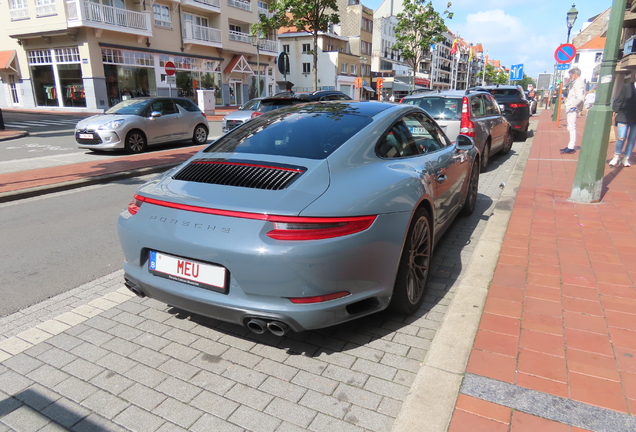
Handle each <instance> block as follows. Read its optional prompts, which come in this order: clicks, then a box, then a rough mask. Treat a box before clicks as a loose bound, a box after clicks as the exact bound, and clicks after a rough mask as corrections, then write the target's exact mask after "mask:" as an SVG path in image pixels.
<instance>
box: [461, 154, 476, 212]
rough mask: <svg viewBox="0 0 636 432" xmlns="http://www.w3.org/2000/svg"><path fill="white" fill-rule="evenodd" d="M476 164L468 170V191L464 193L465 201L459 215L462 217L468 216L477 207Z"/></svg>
mask: <svg viewBox="0 0 636 432" xmlns="http://www.w3.org/2000/svg"><path fill="white" fill-rule="evenodd" d="M477 163H478V162H475V163H474V164H473V168H472V169H471V170H470V183H468V191H467V192H466V201H464V207H462V210H461V212H460V214H461V215H462V216H470V215H471V214H473V212H474V211H475V206H476V205H477V191H478V189H479V166H478V165H477Z"/></svg>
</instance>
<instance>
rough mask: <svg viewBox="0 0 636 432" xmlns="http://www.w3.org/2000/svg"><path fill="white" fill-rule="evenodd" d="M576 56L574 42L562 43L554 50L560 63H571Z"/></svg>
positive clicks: (555, 56)
mask: <svg viewBox="0 0 636 432" xmlns="http://www.w3.org/2000/svg"><path fill="white" fill-rule="evenodd" d="M575 56H576V47H575V46H574V45H572V44H569V43H567V44H561V45H559V46H558V48H557V49H556V51H554V59H555V60H556V62H557V63H559V64H564V63H570V62H571V61H572V59H574V57H575Z"/></svg>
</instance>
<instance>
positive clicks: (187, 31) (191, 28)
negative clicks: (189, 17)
mask: <svg viewBox="0 0 636 432" xmlns="http://www.w3.org/2000/svg"><path fill="white" fill-rule="evenodd" d="M183 39H184V42H185V41H202V42H214V43H221V30H219V29H215V28H212V27H204V26H200V25H196V24H192V23H184V25H183Z"/></svg>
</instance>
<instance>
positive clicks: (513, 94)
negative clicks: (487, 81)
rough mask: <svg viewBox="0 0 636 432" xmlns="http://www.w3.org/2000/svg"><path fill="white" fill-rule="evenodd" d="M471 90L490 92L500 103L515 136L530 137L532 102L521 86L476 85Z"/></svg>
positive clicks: (522, 138) (520, 137) (500, 107)
mask: <svg viewBox="0 0 636 432" xmlns="http://www.w3.org/2000/svg"><path fill="white" fill-rule="evenodd" d="M471 90H484V91H487V92H490V94H492V95H493V96H494V97H495V100H496V101H497V103H498V104H499V109H500V110H501V114H503V116H504V117H505V118H506V120H508V122H509V123H510V125H511V126H512V130H513V132H514V134H515V136H516V137H517V138H518V139H520V140H522V141H525V139H526V138H527V137H528V125H529V124H530V103H529V102H528V100H527V99H526V95H525V93H524V91H523V88H522V87H521V86H516V85H490V86H481V87H475V88H474V89H471Z"/></svg>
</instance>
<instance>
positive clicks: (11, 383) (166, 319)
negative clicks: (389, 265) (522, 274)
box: [0, 138, 532, 432]
mask: <svg viewBox="0 0 636 432" xmlns="http://www.w3.org/2000/svg"><path fill="white" fill-rule="evenodd" d="M531 141H532V139H531V138H529V139H528V140H527V141H526V142H525V143H524V142H516V143H514V145H513V150H512V151H511V152H510V154H509V155H506V156H503V155H498V156H495V157H493V158H492V162H491V165H490V168H489V170H488V172H486V173H483V174H482V175H481V178H480V186H479V198H478V202H477V208H476V210H475V213H474V214H473V215H472V216H471V217H470V218H459V219H458V220H457V221H456V222H455V223H454V224H453V226H452V227H451V229H450V230H449V232H447V234H446V235H445V236H444V238H443V239H442V240H441V241H440V243H439V244H438V247H437V249H436V252H435V257H434V262H433V264H434V267H433V268H432V271H433V272H432V277H431V280H430V283H429V290H428V294H427V297H426V299H425V303H424V304H423V305H422V307H421V309H420V310H419V311H418V312H417V313H416V314H414V315H413V316H399V315H392V314H389V313H379V314H375V315H373V316H370V317H367V318H363V319H359V320H356V321H353V322H350V323H346V324H343V325H339V326H335V327H332V328H327V329H323V330H320V331H312V332H304V333H297V334H296V333H288V334H287V335H286V336H285V337H282V338H279V337H275V336H273V335H271V334H263V335H256V334H254V333H251V332H249V331H247V330H246V329H244V328H243V327H239V326H235V325H230V324H227V323H222V322H219V321H216V320H211V319H207V318H202V317H199V316H193V315H191V314H189V313H186V312H184V311H181V310H178V309H175V308H172V307H170V306H166V305H164V304H163V303H159V302H157V301H154V300H151V299H139V298H136V297H133V296H132V294H130V293H129V291H128V290H127V289H125V288H124V287H123V283H122V282H123V278H122V272H121V271H118V272H115V273H113V274H111V275H109V276H107V277H104V278H101V279H98V280H96V281H93V282H91V283H90V284H87V285H85V286H82V287H79V288H76V289H74V290H71V291H69V292H67V293H65V294H62V295H59V296H57V297H55V298H52V299H50V300H47V301H45V302H42V303H40V304H37V305H35V306H32V307H29V308H27V309H25V310H23V311H20V312H18V313H16V314H13V315H11V316H9V317H5V318H3V319H0V334H1V335H2V336H0V431H4V430H16V431H56V430H59V431H63V430H72V431H97V432H100V431H125V430H132V431H142V432H151V431H181V430H183V431H185V430H189V431H195V432H196V431H215V432H224V431H242V430H246V431H257V432H294V431H307V430H310V431H321V432H322V431H338V432H348V431H352V432H353V431H360V432H362V431H374V432H388V431H390V430H391V428H392V425H393V422H394V420H395V418H396V417H397V415H398V413H399V412H400V409H401V406H402V403H403V401H404V398H405V397H406V395H407V394H408V392H409V389H410V386H411V383H412V382H413V380H414V378H415V376H416V374H417V372H418V370H419V367H420V364H421V362H422V361H423V360H424V357H425V356H426V354H427V350H428V348H429V346H430V344H431V341H432V339H433V337H434V336H435V332H436V330H437V329H438V328H439V326H440V325H441V322H442V320H443V319H444V314H445V312H446V310H447V308H448V306H449V304H450V302H451V301H452V299H453V295H454V288H455V287H456V286H457V284H458V281H459V280H460V279H461V277H462V274H463V272H464V270H465V268H466V267H467V265H468V263H469V262H470V260H471V256H472V253H473V251H474V249H475V245H476V243H477V241H478V240H479V238H480V236H481V234H482V232H483V231H484V229H485V226H486V224H487V222H488V218H489V216H490V215H491V214H492V212H493V211H494V207H495V204H496V203H497V200H498V198H499V196H500V194H501V188H500V185H501V184H502V183H505V182H506V181H507V179H508V177H509V176H510V173H511V172H512V169H513V167H514V165H515V163H516V162H517V160H518V158H519V153H520V152H521V149H522V148H523V146H524V145H531Z"/></svg>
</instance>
